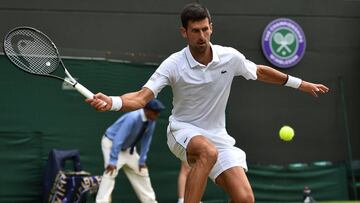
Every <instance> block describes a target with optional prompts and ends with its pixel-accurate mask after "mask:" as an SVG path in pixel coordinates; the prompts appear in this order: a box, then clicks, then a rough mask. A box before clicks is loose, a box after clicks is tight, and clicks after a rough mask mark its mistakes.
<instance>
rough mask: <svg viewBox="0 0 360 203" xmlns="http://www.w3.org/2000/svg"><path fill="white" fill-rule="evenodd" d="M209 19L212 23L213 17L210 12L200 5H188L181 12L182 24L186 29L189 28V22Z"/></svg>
mask: <svg viewBox="0 0 360 203" xmlns="http://www.w3.org/2000/svg"><path fill="white" fill-rule="evenodd" d="M206 18H207V19H209V23H211V16H210V12H209V10H208V9H207V8H206V7H205V6H203V5H201V4H198V3H190V4H187V5H186V6H185V7H184V8H183V10H182V12H181V23H182V26H183V27H184V28H187V26H188V22H189V21H200V20H204V19H206Z"/></svg>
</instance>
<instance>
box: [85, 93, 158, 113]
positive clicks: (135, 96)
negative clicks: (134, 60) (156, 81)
mask: <svg viewBox="0 0 360 203" xmlns="http://www.w3.org/2000/svg"><path fill="white" fill-rule="evenodd" d="M119 97H120V98H121V102H122V106H121V108H120V110H121V111H134V110H137V109H141V108H143V107H144V106H145V105H146V104H147V103H148V102H149V101H150V100H152V99H153V98H154V93H153V92H152V91H151V90H150V89H148V88H146V87H143V88H142V89H141V90H139V91H137V92H131V93H126V94H123V95H121V96H119ZM113 99H116V97H110V96H107V95H105V94H103V93H97V94H95V95H94V98H91V99H86V100H85V101H86V102H87V103H89V104H90V105H91V106H92V107H94V108H95V109H96V110H98V111H109V110H111V108H112V106H113V102H114V101H113ZM105 104H106V105H105Z"/></svg>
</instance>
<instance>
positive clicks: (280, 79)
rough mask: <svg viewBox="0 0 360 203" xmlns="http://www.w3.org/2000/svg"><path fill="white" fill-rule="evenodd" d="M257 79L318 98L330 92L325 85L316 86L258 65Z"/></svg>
mask: <svg viewBox="0 0 360 203" xmlns="http://www.w3.org/2000/svg"><path fill="white" fill-rule="evenodd" d="M256 67H257V70H256V75H257V79H258V80H260V81H263V82H266V83H272V84H279V85H285V86H289V87H293V88H296V89H299V90H301V91H304V92H307V93H310V94H312V95H313V96H315V97H318V94H324V93H327V92H328V91H329V88H328V87H326V86H325V85H323V84H315V83H311V82H307V81H305V80H301V79H299V78H296V77H293V76H290V75H287V74H285V73H282V72H280V71H278V70H276V69H274V68H271V67H269V66H264V65H256Z"/></svg>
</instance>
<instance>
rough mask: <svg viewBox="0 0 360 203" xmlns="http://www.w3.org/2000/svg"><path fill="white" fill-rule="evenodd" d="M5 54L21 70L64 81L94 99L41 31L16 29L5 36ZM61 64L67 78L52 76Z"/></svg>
mask: <svg viewBox="0 0 360 203" xmlns="http://www.w3.org/2000/svg"><path fill="white" fill-rule="evenodd" d="M4 52H5V55H6V56H7V58H8V59H9V60H10V61H11V62H12V63H13V64H14V65H15V66H16V67H18V68H20V69H21V70H23V71H25V72H27V73H31V74H34V75H39V76H46V77H50V78H55V79H58V80H61V81H64V82H66V83H68V84H69V85H71V86H73V87H74V88H75V89H76V90H77V91H79V92H80V93H81V94H82V95H84V96H85V97H86V98H93V96H94V94H93V93H92V92H91V91H89V90H88V89H86V88H85V87H84V86H82V85H81V84H80V83H78V82H77V81H76V80H75V79H74V78H73V77H72V76H71V75H70V73H69V71H68V70H67V69H66V68H65V65H64V63H63V62H62V60H61V58H60V55H59V52H58V49H57V48H56V46H55V44H54V43H53V42H52V41H51V39H50V38H49V37H48V36H46V35H45V34H44V33H42V32H40V31H39V30H37V29H35V28H32V27H17V28H14V29H13V30H11V31H10V32H9V33H8V34H7V35H6V36H5V39H4ZM59 64H60V65H61V67H62V68H63V70H64V72H65V74H66V76H67V77H64V78H63V77H60V76H57V75H55V74H51V73H53V72H54V71H55V70H56V69H57V68H58V67H59Z"/></svg>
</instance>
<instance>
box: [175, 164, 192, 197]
mask: <svg viewBox="0 0 360 203" xmlns="http://www.w3.org/2000/svg"><path fill="white" fill-rule="evenodd" d="M189 172H190V167H189V165H188V164H187V163H186V162H185V161H182V162H181V167H180V172H179V176H178V185H177V187H178V203H184V194H185V184H186V179H187V176H188V174H189Z"/></svg>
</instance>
